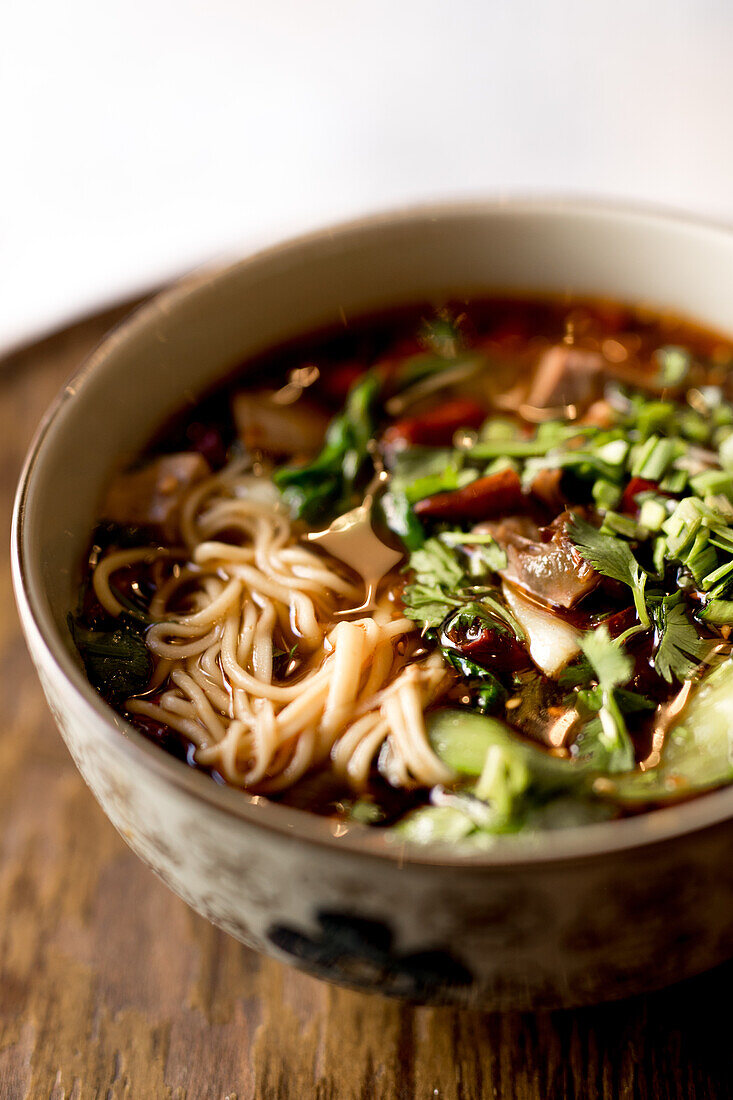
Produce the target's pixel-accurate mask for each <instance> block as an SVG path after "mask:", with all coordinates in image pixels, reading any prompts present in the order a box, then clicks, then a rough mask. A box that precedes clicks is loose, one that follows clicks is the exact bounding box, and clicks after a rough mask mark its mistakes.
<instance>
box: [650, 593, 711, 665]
mask: <svg viewBox="0 0 733 1100" xmlns="http://www.w3.org/2000/svg"><path fill="white" fill-rule="evenodd" d="M652 614H653V616H654V623H655V626H656V628H657V631H658V633H659V644H658V646H657V651H656V653H655V655H654V667H655V669H656V670H657V672H658V673H659V675H660V676H662V677H663V678H664V679H665V680H666V681H667V683H670V684H671V683H672V680H679V681H680V683H684V681H685V680H689V679H691V678H692V676H693V675H694V673H695V670H696V669H697V667H698V665H699V664H700V663H701V662H702V661H703V660H704V659H705V656H706V654H707V653H708V651H709V649H710V643H709V642H708V641H706V639H705V638H701V637H700V635H699V633H698V631H697V628H696V627H695V624H694V623H693V622H692V620H691V619H690V617H689V614H688V612H687V608H686V607H685V604H684V599H683V596H682V593H681V592H673V593H672V594H671V595H670V596H664V597H663V599H662V600H661V601H660V603H659V604H658V605H657V607H656V608H654V609H653V612H652Z"/></svg>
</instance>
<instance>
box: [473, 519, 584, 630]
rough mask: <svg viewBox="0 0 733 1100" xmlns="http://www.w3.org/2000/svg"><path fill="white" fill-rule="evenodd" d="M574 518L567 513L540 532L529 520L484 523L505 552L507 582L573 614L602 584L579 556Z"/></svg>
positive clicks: (483, 528) (504, 575) (503, 571)
mask: <svg viewBox="0 0 733 1100" xmlns="http://www.w3.org/2000/svg"><path fill="white" fill-rule="evenodd" d="M569 519H570V515H569V513H567V512H563V513H562V514H561V515H560V516H558V517H557V519H556V520H554V521H553V523H552V524H551V525H550V526H549V527H544V528H539V527H537V526H536V525H535V524H533V523H532V522H531V521H530V520H528V519H527V518H526V517H524V516H522V517H514V516H510V517H509V518H508V519H505V520H502V521H501V522H499V523H483V524H479V526H478V527H477V528H476V529H475V530H476V531H478V532H483V531H488V532H489V534H491V535H492V536H493V538H494V539H495V540H496V541H497V543H498V544H499V546H501V547H502V549H503V550H504V551H505V553H506V556H507V565H506V568H505V569H502V570H501V571H500V572H501V575H502V576H503V577H504V579H505V580H507V581H510V582H511V583H512V584H514V585H516V586H517V587H518V588H521V589H522V590H523V591H525V592H527V593H528V594H529V595H530V596H532V597H534V599H537V600H540V601H541V602H542V603H545V604H548V605H549V606H550V607H557V608H564V609H565V610H569V609H570V608H573V607H575V605H576V604H577V603H579V601H580V600H582V599H583V597H584V596H587V595H588V593H589V592H592V591H593V589H594V588H595V587H596V585H597V584H598V583H599V581H600V577H599V575H598V573H596V571H595V569H593V567H592V566H590V565H589V564H588V563H587V562H586V561H585V560H584V559H583V558H582V557H581V555H580V554H579V552H578V550H577V549H576V547H575V545H574V544H573V543H572V542H571V540H570V538H569V537H568V533H567V524H568V521H569Z"/></svg>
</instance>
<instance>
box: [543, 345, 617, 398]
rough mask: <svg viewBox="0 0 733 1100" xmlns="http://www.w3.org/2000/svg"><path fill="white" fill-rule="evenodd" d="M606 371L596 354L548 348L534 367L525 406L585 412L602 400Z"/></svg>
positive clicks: (563, 346) (558, 346)
mask: <svg viewBox="0 0 733 1100" xmlns="http://www.w3.org/2000/svg"><path fill="white" fill-rule="evenodd" d="M606 369H607V364H606V362H605V360H604V358H603V356H602V355H600V354H599V353H598V352H596V351H588V350H587V349H585V348H575V347H568V346H566V345H564V344H558V345H556V346H555V347H552V348H548V350H547V351H546V352H544V353H543V354H542V356H541V357H540V360H539V362H538V364H537V368H536V370H535V375H534V379H533V380H532V385H531V387H530V390H529V394H528V395H527V404H528V405H530V406H532V407H533V408H535V409H554V408H562V407H563V406H565V405H575V406H576V408H580V409H582V410H585V409H587V408H588V407H589V406H590V405H592V404H593V402H594V401H597V400H598V399H599V398H600V397H601V396H602V394H603V382H604V374H605V371H606Z"/></svg>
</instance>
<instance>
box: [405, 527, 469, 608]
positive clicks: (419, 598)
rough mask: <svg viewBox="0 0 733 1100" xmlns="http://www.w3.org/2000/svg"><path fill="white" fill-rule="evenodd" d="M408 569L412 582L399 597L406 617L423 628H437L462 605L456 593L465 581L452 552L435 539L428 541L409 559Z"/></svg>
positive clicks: (455, 556) (453, 551)
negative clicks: (455, 608) (412, 572)
mask: <svg viewBox="0 0 733 1100" xmlns="http://www.w3.org/2000/svg"><path fill="white" fill-rule="evenodd" d="M409 568H410V569H412V570H413V571H414V573H415V580H414V581H413V583H412V584H409V585H408V586H407V587H406V588H405V591H404V592H403V594H402V602H403V603H404V605H405V615H406V616H407V617H408V619H415V620H416V621H417V622H421V623H423V625H424V626H426V627H435V626H440V624H441V623H442V621H443V619H444V618H445V617H446V615H447V614H448V613H449V612H450V611H452V609H453V608H454V607H460V606H461V604H462V603H464V602H465V601H464V600H463V599H461V597H460V596H458V595H456V592H457V590H458V588H459V586H460V585H461V582H462V581H463V579H464V574H463V569H462V568H461V565H460V563H459V562H458V558H457V555H456V552H455V550H450V549H449V548H448V547H447V546H445V545H444V544H443V543H442V542H440V540H439V539H437V538H432V539H427V541H426V542H425V545H424V546H422V547H421V548H420V549H419V550H413V552H412V554H411V555H410V562H409Z"/></svg>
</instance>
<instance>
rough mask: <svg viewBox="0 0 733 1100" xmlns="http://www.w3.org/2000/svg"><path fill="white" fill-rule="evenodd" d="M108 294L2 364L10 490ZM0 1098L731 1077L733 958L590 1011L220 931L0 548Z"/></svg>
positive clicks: (706, 1084)
mask: <svg viewBox="0 0 733 1100" xmlns="http://www.w3.org/2000/svg"><path fill="white" fill-rule="evenodd" d="M116 319H117V317H116V315H115V314H114V313H113V314H107V315H105V316H103V317H96V318H93V319H91V320H89V321H86V322H84V323H83V324H80V325H77V326H75V327H74V328H72V329H69V330H67V331H66V332H64V333H61V334H59V335H57V336H55V337H53V338H51V339H48V340H45V341H43V342H42V343H40V344H37V345H36V346H35V347H31V348H29V349H26V350H24V351H23V352H22V353H19V354H16V355H15V356H13V357H12V358H11V359H8V360H6V361H5V363H4V364H2V367H1V368H0V387H1V399H0V448H1V449H2V463H1V464H0V491H1V493H2V498H1V506H2V509H3V515H4V516H5V517H9V515H10V508H11V500H12V495H13V490H14V486H15V482H16V479H17V476H18V472H19V469H20V465H21V461H22V458H23V455H24V453H25V450H26V448H27V445H28V443H29V441H30V438H31V435H32V432H33V430H34V428H35V425H36V424H37V422H38V420H39V418H40V416H41V414H42V412H43V410H44V409H45V407H46V406H47V404H48V403H49V401H50V399H51V397H52V396H53V394H54V393H55V392H56V390H57V389H58V388H59V387H60V385H61V383H62V381H63V380H64V378H65V377H66V375H67V374H69V373H70V372H71V371H72V370H73V369H74V368H75V367H76V366H77V364H78V363H79V361H80V360H81V358H82V357H83V356H84V355H85V354H86V352H87V351H88V350H89V349H90V348H91V347H92V346H93V345H94V343H95V342H96V341H97V339H98V338H99V336H100V335H101V334H102V333H103V332H104V331H105V329H106V328H108V327H109V326H110V324H111V323H113V322H114V321H115V320H116ZM0 580H1V583H2V604H1V606H2V608H3V615H2V619H1V620H0V659H1V660H2V676H1V678H0V683H1V684H2V685H3V692H4V705H3V722H2V725H0V1100H22V1098H26V1097H32V1098H33V1100H35V1098H44V1100H91V1098H100V1100H101V1098H104V1100H118V1098H123V1097H124V1098H126V1100H147V1098H157V1097H170V1098H174V1100H184V1098H185V1100H201V1098H209V1097H211V1098H216V1100H219V1098H224V1097H228V1098H229V1100H235V1098H236V1100H245V1098H247V1100H250V1098H252V1100H254V1098H257V1100H276V1098H277V1100H310V1098H314V1100H315V1098H317V1100H413V1098H415V1100H417V1098H419V1100H478V1098H493V1097H499V1098H502V1100H503V1098H519V1100H530V1098H531V1100H551V1098H556V1097H558V1098H562V1097H578V1098H582V1100H586V1098H587V1100H593V1098H594V1097H603V1098H608V1100H619V1098H623V1097H634V1098H645V1097H653V1098H665V1100H666V1098H668V1097H670V1098H671V1097H679V1098H680V1100H693V1098H700V1100H702V1098H704V1100H715V1098H727V1097H730V1096H733V1035H731V1020H732V1019H733V1012H732V1010H731V1003H732V996H731V986H733V965H728V966H725V967H722V968H721V969H719V970H717V971H715V972H713V973H711V974H708V975H706V976H704V977H702V978H699V979H696V980H695V981H692V982H688V983H686V984H684V985H680V986H677V987H676V988H673V989H670V990H668V991H667V992H663V993H659V994H656V995H654V996H651V997H646V998H640V999H637V1000H633V1001H626V1002H623V1003H619V1004H612V1005H606V1006H601V1007H599V1008H594V1009H587V1010H585V1011H576V1012H553V1013H542V1014H538V1015H529V1014H527V1015H504V1016H500V1015H482V1014H480V1013H475V1012H456V1011H451V1010H449V1009H429V1008H413V1007H401V1006H400V1005H398V1004H396V1003H393V1002H389V1001H386V1000H381V999H380V998H378V997H370V996H366V995H363V994H356V993H350V992H345V991H343V990H339V989H336V988H331V987H330V986H328V985H325V984H323V983H321V982H318V981H315V980H314V979H312V978H308V977H305V976H304V975H301V974H298V973H296V971H294V970H290V969H288V968H286V967H284V966H281V965H279V964H278V963H275V962H273V961H271V960H268V959H261V958H259V957H258V956H257V955H254V954H253V953H252V952H251V951H248V950H247V949H246V948H244V947H242V946H240V945H239V944H238V943H236V942H235V941H234V940H232V939H230V938H229V937H228V936H226V935H225V934H224V933H223V932H219V931H217V930H216V929H215V928H213V927H212V926H211V925H210V924H208V923H207V922H206V921H205V920H203V919H202V918H200V917H198V916H196V915H195V914H194V913H192V912H191V911H190V910H189V909H188V908H187V907H186V906H185V905H184V904H183V902H181V901H179V900H178V898H176V897H174V896H173V894H171V893H170V892H169V891H168V890H167V888H166V887H165V886H163V885H162V883H160V882H159V881H158V880H157V879H156V878H155V877H154V876H153V875H152V873H151V872H150V871H149V870H147V868H146V867H144V866H143V865H142V864H141V863H140V862H139V861H138V859H137V858H136V857H135V856H134V855H133V854H132V853H131V852H130V851H128V849H127V848H126V847H125V845H124V843H123V842H122V840H121V839H120V837H119V836H118V835H117V834H116V833H115V831H114V830H113V828H112V826H111V825H110V824H109V823H108V822H107V820H106V818H105V817H104V815H103V814H102V811H101V810H100V809H99V807H98V806H97V804H96V802H95V801H94V800H93V798H92V796H91V794H90V793H89V792H88V791H87V789H86V788H85V786H84V784H83V783H82V781H81V779H80V777H79V776H78V775H77V773H76V771H75V769H74V766H73V764H72V762H71V760H70V758H69V756H68V754H67V752H66V749H65V748H64V745H63V743H62V741H61V738H60V737H59V735H58V734H57V732H56V730H55V728H54V724H53V721H52V720H51V717H50V715H49V713H48V711H47V709H46V706H45V703H44V700H43V698H42V696H41V691H40V688H39V686H38V683H37V681H36V679H35V676H34V673H33V670H32V668H31V664H30V660H29V658H28V656H27V654H26V651H25V647H24V644H23V641H22V639H21V634H20V628H19V626H18V622H17V618H16V614H15V609H14V605H13V598H12V593H11V585H10V576H9V569H8V565H7V558H4V559H3V564H2V567H1V568H0ZM732 858H733V854H732Z"/></svg>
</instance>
